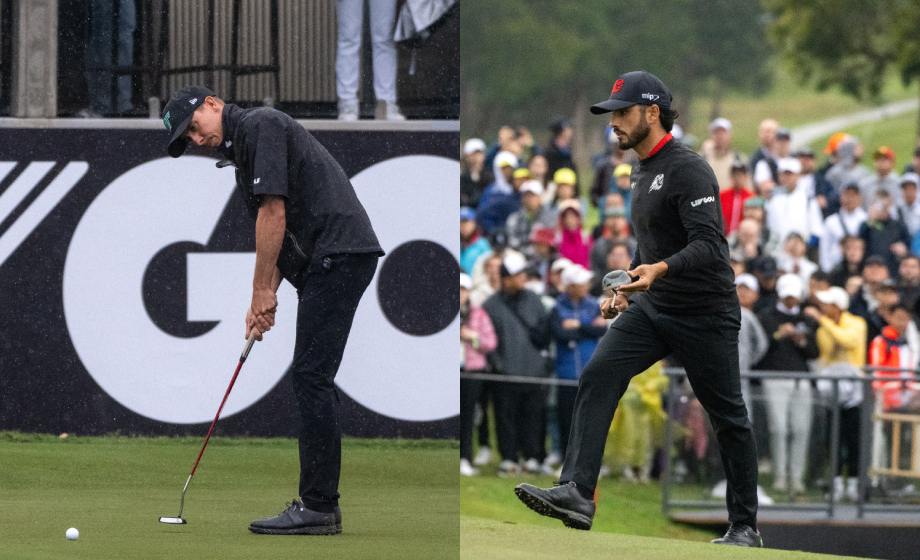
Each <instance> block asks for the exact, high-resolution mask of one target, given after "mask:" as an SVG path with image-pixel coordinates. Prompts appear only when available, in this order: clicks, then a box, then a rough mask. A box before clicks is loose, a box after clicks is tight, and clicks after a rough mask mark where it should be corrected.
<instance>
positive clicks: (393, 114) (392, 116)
mask: <svg viewBox="0 0 920 560" xmlns="http://www.w3.org/2000/svg"><path fill="white" fill-rule="evenodd" d="M386 105H387V107H386V117H387V120H388V121H404V120H406V116H405V115H403V114H402V113H400V112H399V106H398V105H397V104H396V102H395V101H387V102H386Z"/></svg>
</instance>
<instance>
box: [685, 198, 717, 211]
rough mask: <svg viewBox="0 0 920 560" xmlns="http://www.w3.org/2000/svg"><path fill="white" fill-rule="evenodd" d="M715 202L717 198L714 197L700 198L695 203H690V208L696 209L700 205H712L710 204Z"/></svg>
mask: <svg viewBox="0 0 920 560" xmlns="http://www.w3.org/2000/svg"><path fill="white" fill-rule="evenodd" d="M715 200H716V197H714V196H707V197H704V198H698V199H696V200H694V201H693V202H691V203H690V206H692V207H694V208H696V207H697V206H699V205H700V204H708V203H710V202H715Z"/></svg>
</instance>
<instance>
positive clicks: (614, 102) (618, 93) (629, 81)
mask: <svg viewBox="0 0 920 560" xmlns="http://www.w3.org/2000/svg"><path fill="white" fill-rule="evenodd" d="M633 105H658V106H659V107H661V108H662V109H670V108H671V91H670V90H669V89H668V87H667V86H666V85H664V82H662V81H661V80H659V79H658V77H657V76H655V75H654V74H649V73H648V72H645V71H642V70H640V71H638V72H627V73H625V74H623V75H622V76H620V77H619V78H617V81H616V82H614V83H613V90H612V91H611V92H610V99H608V100H607V101H604V102H601V103H598V104H596V105H592V106H591V112H592V113H594V114H595V115H600V114H602V113H609V112H611V111H616V110H617V109H624V108H626V107H631V106H633Z"/></svg>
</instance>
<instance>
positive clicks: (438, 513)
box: [0, 432, 460, 560]
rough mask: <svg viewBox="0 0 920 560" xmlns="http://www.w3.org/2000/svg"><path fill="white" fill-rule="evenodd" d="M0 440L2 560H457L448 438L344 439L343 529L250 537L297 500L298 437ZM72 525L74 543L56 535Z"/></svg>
mask: <svg viewBox="0 0 920 560" xmlns="http://www.w3.org/2000/svg"><path fill="white" fill-rule="evenodd" d="M201 443H202V438H133V437H73V436H71V437H68V438H66V439H60V438H58V437H56V436H43V435H30V434H19V433H14V432H0V558H16V559H23V560H25V559H33V558H34V559H42V560H47V559H57V558H67V559H79V558H92V559H108V558H113V559H114V558H119V559H120V558H145V559H146V558H164V559H169V560H180V559H186V558H195V559H207V558H220V559H230V558H246V559H256V558H284V557H298V558H304V557H310V558H349V559H353V558H354V559H359V558H374V559H386V558H400V559H406V558H426V559H427V558H456V557H457V551H458V549H459V543H460V529H459V525H458V521H457V520H458V516H459V506H458V500H459V498H458V488H459V484H458V479H457V473H456V470H457V469H456V464H457V455H458V448H459V444H458V442H457V441H433V440H420V441H416V440H357V439H346V440H343V442H342V463H343V464H342V479H341V483H340V486H339V491H340V493H341V494H342V497H341V499H340V506H341V509H342V517H343V520H342V525H343V533H342V534H341V535H337V536H330V537H306V536H281V537H278V536H264V535H254V534H251V533H250V532H249V531H248V530H247V527H248V526H249V522H250V521H252V520H253V519H256V518H259V517H263V516H267V515H276V514H278V513H279V512H280V511H282V510H283V509H284V508H285V503H286V502H289V501H290V500H291V499H293V498H294V497H295V496H296V495H297V484H298V476H299V467H298V455H297V442H296V441H295V440H288V439H248V438H247V439H231V438H212V439H211V442H210V443H209V444H208V448H207V450H206V451H205V455H204V457H202V459H201V464H200V465H199V467H198V471H197V472H196V473H195V476H194V477H193V478H192V482H191V484H190V485H189V488H188V492H187V493H186V497H185V510H184V511H183V513H182V516H183V517H184V518H185V519H186V520H187V521H188V524H187V525H166V524H163V523H159V522H158V518H159V517H160V516H175V515H177V514H178V511H179V498H180V496H181V493H182V486H183V485H184V484H185V480H186V479H187V478H188V473H189V471H190V470H191V467H192V464H193V463H194V460H195V457H196V456H197V453H198V450H199V449H200V447H201ZM69 527H76V528H77V529H78V530H79V531H80V537H79V539H77V540H76V541H69V540H67V539H66V538H65V536H64V533H65V531H66V530H67V529H68V528H69Z"/></svg>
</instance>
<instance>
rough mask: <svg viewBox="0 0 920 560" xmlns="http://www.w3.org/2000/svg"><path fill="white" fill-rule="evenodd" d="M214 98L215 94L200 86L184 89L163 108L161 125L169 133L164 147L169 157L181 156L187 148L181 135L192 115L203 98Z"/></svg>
mask: <svg viewBox="0 0 920 560" xmlns="http://www.w3.org/2000/svg"><path fill="white" fill-rule="evenodd" d="M216 96H217V94H216V93H214V92H213V91H211V90H209V89H208V88H206V87H201V86H190V87H184V88H182V89H180V90H178V91H177V92H176V93H174V94H173V96H172V98H170V100H169V102H168V103H166V107H164V108H163V125H165V126H166V131H167V132H169V144H167V145H166V151H167V152H168V153H169V155H171V156H172V157H174V158H175V157H179V156H181V155H182V153H183V152H184V151H185V147H186V146H188V138H182V134H183V133H185V129H187V128H188V125H189V123H191V122H192V114H193V113H194V112H195V109H197V108H198V107H200V106H201V104H202V103H204V100H205V98H207V97H216Z"/></svg>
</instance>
